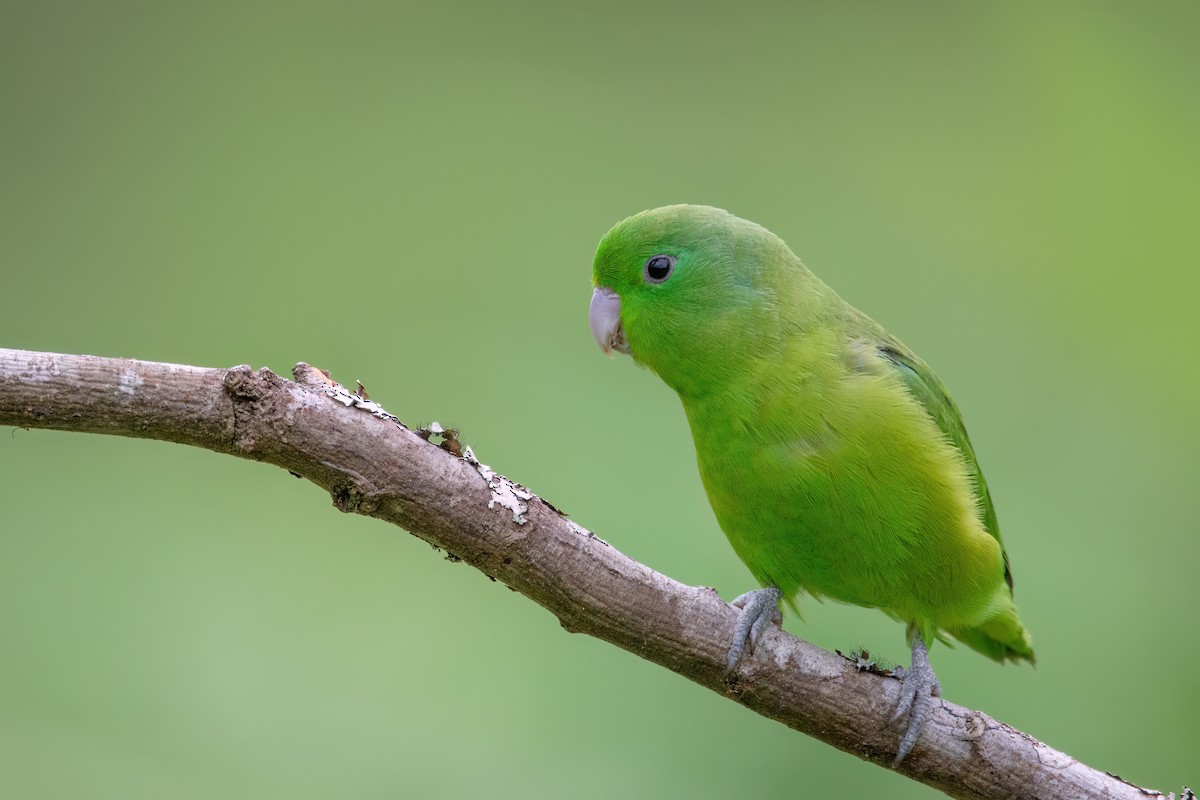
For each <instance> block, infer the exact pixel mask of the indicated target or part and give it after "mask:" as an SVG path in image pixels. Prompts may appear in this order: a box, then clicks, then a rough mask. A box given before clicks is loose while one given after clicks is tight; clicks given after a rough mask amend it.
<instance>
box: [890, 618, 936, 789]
mask: <svg viewBox="0 0 1200 800" xmlns="http://www.w3.org/2000/svg"><path fill="white" fill-rule="evenodd" d="M892 674H893V675H895V676H896V677H897V678H899V679H900V680H902V681H904V684H903V685H902V686H901V687H900V700H899V702H897V703H896V713H895V714H893V715H892V721H893V722H897V721H899V720H901V719H903V718H904V717H905V716H906V715H907V716H908V728H906V729H905V731H904V735H903V736H902V737H900V747H899V749H898V750H897V751H896V760H895V761H893V762H892V766H893V767H898V766H899V765H900V762H901V761H903V760H904V757H905V756H906V755H908V754H909V752H910V751H911V750H912V749H913V745H915V744H916V743H917V737H918V736H920V735H921V729H922V728H924V727H925V722H926V721H927V720H928V719H929V715H930V713H932V711H933V698H935V697H940V696H941V694H942V685H941V684H940V683H938V679H937V675H935V674H934V672H933V667H931V666H929V651H928V650H926V649H925V642H924V641H922V639H921V636H920V635H919V634H918V635H917V637H916V639H915V641H914V642H913V649H912V666H911V667H909V668H908V669H905V668H904V667H896V669H894V670H893V671H892Z"/></svg>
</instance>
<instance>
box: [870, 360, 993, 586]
mask: <svg viewBox="0 0 1200 800" xmlns="http://www.w3.org/2000/svg"><path fill="white" fill-rule="evenodd" d="M876 350H877V352H878V353H879V355H880V356H882V357H883V358H884V359H885V360H886V361H887V362H888V363H889V364H891V365H892V366H893V367H894V368H895V371H896V374H897V375H898V376H899V377H900V380H902V381H903V382H904V385H905V386H907V387H908V391H909V392H910V393H911V394H912V396H913V397H914V398H916V400H917V401H918V402H919V403H920V404H921V405H922V406H923V407H924V408H925V412H926V413H927V414H929V416H930V417H931V418H932V419H933V421H934V422H936V423H937V426H938V427H939V428H940V429H941V431H942V433H944V434H945V435H946V438H948V439H949V440H950V441H951V442H952V443H953V444H954V446H955V447H957V448H958V449H959V451H960V452H961V453H962V454H963V458H964V459H966V462H967V469H968V470H969V471H970V475H971V479H972V480H973V481H974V482H975V486H976V488H977V492H978V497H979V504H980V510H981V511H982V512H983V526H984V528H986V529H987V532H988V533H990V534H991V535H992V536H994V537H995V539H996V541H997V542H999V544H1000V552H1001V553H1002V554H1003V555H1004V580H1005V582H1006V583H1007V584H1008V588H1009V590H1010V591H1011V590H1012V585H1013V580H1012V571H1011V570H1010V569H1009V566H1008V554H1007V553H1005V552H1004V542H1003V541H1002V540H1001V539H1000V525H999V523H998V522H997V521H996V509H995V506H993V505H992V498H991V495H990V494H989V493H988V487H987V481H986V480H984V477H983V471H982V470H981V469H979V462H977V461H976V460H975V451H974V449H972V447H971V440H970V438H969V437H968V436H967V428H966V426H965V425H963V421H962V415H961V414H960V413H959V411H958V406H956V405H955V404H954V400H953V399H951V397H950V395H949V394H947V393H946V389H945V388H944V387H943V386H942V383H941V381H939V380H938V379H937V376H936V375H934V374H933V370H931V369H930V368H929V367H928V366H927V365H926V364H925V362H924V361H922V360H921V359H920V358H918V357H917V356H916V355H915V354H914V353H912V352H911V351H910V350H909V349H908V348H906V347H905V346H904V345H903V344H901V343H900V342H898V341H896V340H894V339H891V338H890V337H888V340H885V341H884V342H882V343H879V344H877V345H876Z"/></svg>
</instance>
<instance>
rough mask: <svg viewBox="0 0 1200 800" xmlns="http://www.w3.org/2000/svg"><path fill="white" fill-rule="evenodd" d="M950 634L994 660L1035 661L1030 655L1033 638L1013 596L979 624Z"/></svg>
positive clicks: (954, 630)
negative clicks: (1022, 620)
mask: <svg viewBox="0 0 1200 800" xmlns="http://www.w3.org/2000/svg"><path fill="white" fill-rule="evenodd" d="M949 633H950V635H951V636H953V637H954V638H955V639H958V640H959V641H960V642H962V643H963V644H965V645H967V646H968V647H971V648H973V649H975V650H978V651H979V652H980V653H983V654H984V655H985V656H987V657H988V658H994V659H995V660H996V661H1000V662H1004V661H1008V660H1010V659H1011V660H1012V661H1028V662H1030V663H1031V664H1032V663H1036V661H1037V659H1035V658H1034V656H1033V638H1032V637H1031V636H1030V635H1029V631H1027V630H1025V626H1024V625H1022V624H1021V619H1020V618H1019V617H1018V616H1017V607H1016V605H1014V604H1013V601H1012V597H1011V596H1009V597H1006V598H1005V599H1004V602H1003V603H1002V604H1001V606H1000V610H999V612H998V613H997V614H996V615H995V616H993V617H991V618H990V619H988V620H987V622H984V623H982V624H979V625H975V626H974V627H970V628H955V629H952V630H950V631H949Z"/></svg>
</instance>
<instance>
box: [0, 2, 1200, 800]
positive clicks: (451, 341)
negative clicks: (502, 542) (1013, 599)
mask: <svg viewBox="0 0 1200 800" xmlns="http://www.w3.org/2000/svg"><path fill="white" fill-rule="evenodd" d="M1132 8H1133V6H1132V4H1125V3H1111V4H1107V5H1105V4H1100V3H1077V4H1070V3H1062V4H1041V3H1037V4H1019V3H1005V4H1000V3H994V4H974V3H971V4H961V3H904V4H900V3H883V2H880V3H866V4H861V3H860V4H842V5H836V6H835V5H833V4H829V5H825V4H822V5H812V6H799V5H797V6H794V7H785V4H778V5H775V6H771V5H765V6H755V5H751V4H738V5H737V7H736V8H734V7H732V5H731V6H728V7H720V6H716V5H713V6H711V7H701V6H698V5H696V4H689V3H677V4H670V5H661V6H647V5H645V4H642V3H630V4H627V5H617V4H606V5H604V6H594V7H587V6H583V5H575V4H559V3H547V4H544V5H541V6H534V5H529V6H510V5H507V4H492V3H477V4H471V3H465V2H459V3H454V4H445V5H442V6H435V5H430V4H422V5H419V6H418V5H413V6H404V5H401V4H394V3H342V4H332V3H331V4H298V3H286V4H280V5H276V6H271V5H259V4H254V3H251V4H243V3H238V4H230V5H224V4H212V3H205V4H194V5H192V6H190V7H189V6H185V5H180V4H164V3H145V4H141V5H137V4H119V3H82V2H80V3H54V2H50V3H5V4H4V5H3V19H2V21H0V121H2V125H0V136H2V137H3V138H2V141H0V270H2V271H3V272H2V276H3V277H2V282H0V300H2V305H0V308H2V316H0V346H5V347H20V348H30V349H37V350H51V351H64V352H72V353H92V354H99V355H106V356H129V357H137V358H142V359H152V360H161V361H172V362H182V363H191V364H198V365H205V366H218V367H219V366H231V365H234V364H239V363H247V362H248V363H250V364H252V365H254V366H262V365H266V366H269V367H271V368H272V369H274V370H276V371H278V372H281V373H283V374H287V371H288V370H289V368H290V367H291V365H292V364H293V363H294V362H296V361H299V360H304V361H308V362H311V363H313V364H316V365H318V366H321V367H323V368H326V369H329V370H332V372H333V374H334V376H335V378H337V379H339V380H341V381H342V382H343V383H348V384H352V383H353V381H354V380H355V379H360V380H362V381H363V382H364V383H365V384H366V385H367V386H368V387H369V389H370V391H371V396H372V398H373V399H377V400H379V401H381V402H382V403H383V404H384V405H385V406H386V407H388V408H389V409H390V410H391V411H393V412H394V413H396V414H398V415H399V416H400V417H401V418H402V419H405V420H406V421H409V422H410V423H421V422H428V421H431V420H434V419H436V420H439V421H441V422H442V423H444V424H452V425H455V426H458V427H460V428H461V430H462V431H463V435H464V438H465V440H466V441H467V442H468V443H469V444H471V445H472V446H473V447H474V448H475V450H476V452H477V453H478V454H479V456H480V457H481V458H482V459H483V460H484V461H485V462H487V463H489V464H491V465H493V466H494V467H495V468H497V469H499V470H501V471H502V472H505V473H507V474H509V475H511V476H512V477H514V478H516V479H518V480H521V481H523V482H525V483H527V484H528V485H529V486H531V487H532V488H533V489H534V490H535V491H537V492H539V493H540V494H542V495H543V496H545V497H547V498H549V499H550V500H552V501H553V502H554V503H555V504H556V505H559V506H560V507H562V508H564V509H567V510H568V511H570V512H571V514H572V515H573V517H574V519H576V520H577V521H578V522H580V523H581V524H583V525H585V526H587V527H589V528H592V529H594V530H596V531H597V532H598V533H599V534H600V535H601V536H603V537H605V538H606V539H608V540H609V541H610V542H612V543H613V544H614V545H615V546H617V547H619V548H620V549H622V550H624V551H625V552H627V553H629V554H630V555H632V556H634V557H635V558H637V559H639V560H641V561H644V562H646V563H647V564H650V565H652V566H653V567H655V568H656V569H659V570H661V571H663V572H666V573H667V574H669V575H671V576H673V577H675V578H677V579H679V580H682V581H685V582H689V583H693V584H706V585H712V586H715V587H717V588H718V589H719V590H720V591H721V593H722V594H723V595H724V596H726V597H727V598H728V597H732V596H734V595H736V594H738V593H740V592H742V591H744V590H746V589H748V588H751V587H752V581H751V579H750V576H749V574H748V573H747V571H746V570H745V568H743V567H742V566H741V564H740V563H738V562H737V560H736V558H735V557H734V555H733V553H732V551H731V550H730V549H729V547H728V545H727V544H726V543H725V541H724V538H723V536H722V535H721V533H720V531H719V529H718V528H717V526H716V524H715V522H714V521H713V518H712V515H711V512H710V511H709V509H708V506H707V503H706V502H705V499H704V496H703V492H702V489H701V487H700V483H699V480H698V477H697V474H696V469H695V464H694V460H693V453H692V445H691V440H690V436H689V434H688V431H687V428H686V425H685V422H684V419H683V415H682V413H681V411H680V408H679V407H678V402H677V401H676V400H675V398H674V397H673V396H672V395H671V394H670V392H669V391H668V390H667V389H666V388H665V387H664V386H663V385H661V384H660V383H659V382H658V381H657V380H655V379H653V378H652V376H650V375H649V374H647V373H644V372H641V371H639V370H637V369H636V368H635V367H633V366H632V365H631V364H630V362H629V361H628V360H625V359H618V360H617V361H616V362H611V361H609V360H607V359H605V358H603V357H602V356H601V355H600V353H599V352H598V351H597V349H596V347H595V345H594V343H593V342H592V340H591V338H590V336H589V334H588V329H587V324H586V320H585V316H586V308H587V301H588V297H589V293H590V286H589V278H590V264H591V256H592V251H593V248H594V246H595V243H596V241H597V240H598V239H599V237H600V236H601V235H602V234H603V233H604V232H605V230H607V228H608V227H609V226H610V225H611V224H612V223H614V222H616V221H617V220H618V219H620V218H621V217H623V216H625V215H627V214H630V213H633V212H635V211H639V210H641V209H643V208H647V207H652V206H656V205H661V204H664V203H670V202H702V203H710V204H714V205H719V206H723V207H726V208H729V209H730V210H732V211H734V212H735V213H737V214H739V215H741V216H744V217H748V218H750V219H753V220H755V221H757V222H760V223H762V224H764V225H766V226H767V227H769V228H771V229H772V230H774V231H775V232H777V233H779V234H780V235H782V236H783V237H784V238H785V239H787V240H788V241H789V242H790V243H791V245H792V246H793V248H794V249H795V250H796V251H797V252H798V253H799V254H800V255H801V256H802V257H803V258H804V259H805V260H806V262H807V263H808V264H809V265H810V266H811V267H812V268H813V269H814V270H815V271H816V272H817V273H818V274H819V275H820V276H822V277H823V278H824V279H825V280H827V281H828V282H829V283H830V284H832V285H833V286H834V287H835V288H837V289H838V291H839V292H840V293H841V294H842V295H843V296H844V297H846V298H847V299H848V300H850V301H851V302H852V303H854V304H855V305H857V306H859V307H860V308H862V309H864V310H865V311H867V312H868V313H870V314H871V315H873V316H874V317H875V318H876V319H878V320H880V321H881V322H883V323H884V324H885V325H887V326H888V327H889V328H890V329H891V330H892V331H893V332H895V333H896V334H898V335H899V336H901V337H902V338H903V339H905V340H906V341H907V342H908V344H910V345H911V346H913V347H914V348H915V349H916V350H917V351H918V352H920V353H921V354H922V355H923V356H924V357H925V358H926V359H927V360H928V361H929V362H931V363H932V364H933V365H934V367H935V368H936V369H937V370H938V372H939V374H940V376H941V377H942V378H943V380H944V381H945V382H946V383H947V385H948V386H949V387H950V388H951V390H952V391H953V392H954V394H955V396H956V398H957V399H958V401H959V404H960V405H961V406H962V408H963V409H964V412H965V414H966V418H967V420H968V422H969V424H970V430H971V433H972V436H973V438H974V441H975V443H976V445H977V449H978V451H979V453H980V455H981V459H982V463H983V466H984V468H985V470H986V473H987V475H988V479H989V483H990V484H991V486H992V489H993V493H994V496H995V498H996V501H997V503H998V508H999V512H1000V519H1001V522H1002V526H1003V529H1004V535H1005V540H1006V542H1007V543H1008V549H1009V553H1010V555H1011V557H1012V561H1013V567H1014V572H1015V575H1016V588H1017V595H1016V596H1017V601H1018V603H1019V605H1020V607H1021V610H1022V614H1023V616H1024V618H1025V620H1026V622H1027V623H1028V625H1029V626H1030V628H1031V629H1032V631H1033V633H1034V636H1035V639H1036V642H1037V648H1038V656H1039V665H1038V668H1037V669H1036V670H1033V669H1029V668H1014V667H1006V668H1002V667H999V666H997V665H995V664H992V663H990V662H988V661H986V660H985V659H982V658H980V657H979V656H978V655H976V654H974V653H972V652H970V651H967V650H965V649H962V648H960V649H958V650H948V649H945V648H942V649H939V650H937V651H935V654H934V663H935V665H936V667H937V669H938V672H939V675H940V676H941V679H942V683H943V686H944V687H945V692H946V695H947V697H948V698H950V699H952V700H954V701H956V702H959V703H962V704H965V705H967V706H972V707H977V708H982V709H983V710H985V711H987V712H988V713H990V714H992V715H994V716H996V717H998V718H1000V719H1003V720H1005V721H1006V722H1009V723H1011V724H1013V725H1015V726H1016V727H1018V728H1021V729H1023V730H1026V731H1028V732H1030V733H1032V734H1033V735H1035V736H1038V737H1039V738H1041V739H1043V740H1044V741H1046V742H1048V743H1049V744H1051V745H1052V746H1054V747H1057V748H1059V749H1062V750H1065V751H1066V752H1068V753H1070V754H1072V755H1074V756H1076V757H1078V758H1080V759H1082V760H1084V761H1086V762H1088V763H1090V764H1092V765H1093V766H1096V767H1098V768H1100V769H1104V770H1109V771H1112V772H1116V773H1119V774H1121V775H1123V776H1125V777H1127V778H1129V779H1132V780H1134V781H1136V782H1139V783H1143V784H1149V785H1153V786H1155V787H1156V788H1160V789H1164V790H1166V789H1178V787H1179V785H1180V784H1182V783H1183V782H1185V781H1189V780H1190V781H1193V782H1196V781H1200V773H1198V772H1197V771H1196V770H1197V767H1196V764H1197V763H1200V758H1198V756H1200V733H1197V728H1196V726H1195V720H1196V718H1197V717H1198V716H1200V668H1198V666H1197V661H1198V657H1200V636H1198V635H1197V633H1198V628H1200V626H1198V623H1197V610H1196V607H1197V600H1196V590H1195V574H1196V564H1197V559H1198V557H1200V537H1198V536H1197V514H1196V506H1195V499H1194V498H1195V497H1196V488H1195V484H1196V480H1197V467H1196V453H1197V451H1198V450H1200V424H1198V423H1197V419H1196V411H1197V408H1198V407H1200V396H1198V395H1200V377H1198V372H1200V371H1198V370H1197V368H1196V344H1195V342H1196V340H1197V338H1198V337H1200V322H1198V321H1197V315H1196V313H1195V309H1194V307H1195V303H1196V297H1197V294H1198V290H1200V277H1198V270H1197V267H1198V263H1197V262H1198V259H1197V255H1198V254H1200V226H1198V225H1197V208H1198V206H1200V204H1198V202H1197V201H1198V199H1200V196H1198V195H1200V189H1198V187H1200V155H1198V149H1197V147H1198V143H1200V69H1198V67H1200V56H1198V55H1197V52H1198V51H1197V49H1196V46H1195V42H1196V31H1197V23H1198V22H1200V14H1198V13H1197V12H1198V8H1200V7H1198V6H1197V5H1196V4H1195V3H1192V2H1187V3H1177V4H1166V3H1160V4H1141V5H1139V6H1138V7H1137V10H1136V11H1133V10H1132ZM0 433H2V434H3V435H0V486H3V490H2V491H3V494H2V495H0V497H2V499H3V521H2V522H0V526H2V527H0V643H2V645H0V649H2V655H0V792H2V793H3V795H4V796H5V797H23V798H24V797H30V798H58V797H67V798H70V797H87V798H109V797H112V798H118V797H119V798H161V797H173V798H189V797H194V798H209V797H254V798H305V797H313V798H315V797H332V796H336V797H354V798H375V797H379V798H383V797H473V796H485V797H496V798H557V797H561V796H564V795H569V796H571V797H578V798H610V797H615V796H621V797H630V798H640V797H683V796H687V797H691V798H720V799H721V800H728V798H731V797H738V796H748V795H754V796H764V797H784V796H788V797H792V796H807V797H821V796H829V795H831V794H833V793H835V792H836V793H837V794H838V795H839V796H847V797H867V796H869V797H890V798H909V797H930V796H934V795H935V794H936V793H935V792H933V790H930V789H928V788H926V787H923V786H920V785H918V784H915V783H912V782H910V781H908V780H906V779H903V778H900V777H897V776H895V775H893V774H891V773H889V772H887V771H885V770H883V769H880V768H878V767H874V766H871V765H868V764H864V763H862V762H859V761H857V760H856V759H854V758H852V757H850V756H847V755H843V754H841V753H839V752H836V751H834V750H833V749H831V748H829V747H827V746H825V745H823V744H820V743H818V742H816V741H814V740H811V739H808V738H806V737H804V736H801V735H799V734H797V733H794V732H792V731H789V730H787V729H785V728H784V727H782V726H780V725H778V724H776V723H773V722H769V721H767V720H765V719H762V718H759V717H757V716H755V715H754V714H751V713H750V712H748V711H746V710H744V709H742V708H740V707H739V706H737V705H735V704H733V703H731V702H729V701H727V700H725V699H723V698H721V697H719V696H717V695H715V694H712V693H710V692H707V691H705V690H702V689H700V688H698V687H696V686H694V685H692V684H690V683H688V682H687V681H685V680H683V679H680V678H678V677H676V676H674V675H672V674H670V673H668V672H666V671H664V670H662V669H660V668H657V667H654V666H651V665H649V664H647V663H645V662H642V661H640V660H639V659H637V658H635V657H634V656H632V655H629V654H626V653H624V652H621V651H618V650H616V649H615V648H613V647H611V646H608V645H606V644H603V643H600V642H597V641H594V640H591V639H588V638H585V637H582V636H572V635H569V634H567V633H565V632H564V631H563V630H562V629H561V628H560V627H559V626H558V624H557V622H556V621H555V619H554V618H553V617H552V616H551V615H549V614H548V613H546V612H544V611H543V610H541V609H540V608H538V607H536V606H535V605H533V604H532V603H530V602H529V601H527V600H525V599H524V598H522V597H520V596H518V595H516V594H514V593H512V592H509V591H507V590H506V589H505V588H504V587H503V586H501V585H499V584H496V583H492V582H490V581H488V580H486V579H485V578H484V577H483V576H481V575H480V574H478V573H477V572H475V571H473V570H471V569H470V568H468V567H465V566H463V565H454V564H451V563H449V562H447V561H445V560H443V558H442V557H441V556H440V555H439V554H438V553H435V552H434V551H432V550H431V549H430V548H429V547H428V546H427V545H425V544H423V543H422V542H420V541H418V540H417V539H415V538H413V537H410V536H407V535H406V534H404V533H402V532H401V531H399V530H397V529H394V528H391V527H388V526H387V525H384V524H383V523H380V522H377V521H375V520H369V519H365V518H361V517H354V516H347V515H342V514H339V513H338V512H336V511H335V510H334V509H333V508H332V507H331V505H330V502H329V499H328V497H327V496H325V495H324V494H323V493H321V492H320V491H319V490H317V489H315V488H314V487H312V486H311V485H310V484H307V483H304V482H301V481H297V480H295V479H293V478H291V477H290V476H288V475H287V473H285V472H283V471H281V470H278V469H273V468H269V467H266V466H262V465H259V464H254V463H249V462H243V461H238V460H236V459H232V458H228V457H224V456H218V455H214V454H212V453H208V452H203V451H194V450H190V449H185V448H183V447H179V446H174V445H168V444H160V443H155V442H145V441H134V440H122V439H115V438H103V437H99V436H84V435H73V434H63V433H56V432H46V431H23V430H15V431H14V430H11V429H10V430H5V431H2V432H0ZM805 616H806V619H805V620H804V621H800V620H796V619H791V620H789V622H788V623H787V626H788V628H789V629H790V630H792V631H794V632H795V633H797V634H798V635H800V636H803V637H805V638H808V639H810V640H812V641H814V642H816V643H818V644H820V645H821V646H823V647H826V648H830V649H832V648H842V649H846V648H849V647H853V646H855V645H865V646H867V647H869V648H870V649H871V650H872V651H873V652H877V653H880V654H883V655H886V656H889V657H891V658H893V659H897V660H904V661H906V660H907V657H906V654H905V652H904V647H903V636H902V631H901V629H900V626H898V625H897V624H895V623H894V622H891V621H889V620H887V619H886V618H885V617H883V615H882V614H879V613H878V612H874V611H866V610H861V609H851V608H845V607H838V606H833V605H817V604H813V603H808V604H806V606H805Z"/></svg>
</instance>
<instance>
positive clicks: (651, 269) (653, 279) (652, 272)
mask: <svg viewBox="0 0 1200 800" xmlns="http://www.w3.org/2000/svg"><path fill="white" fill-rule="evenodd" d="M673 272H675V256H654V257H653V258H651V259H650V260H649V261H647V262H646V267H645V269H643V270H642V273H643V275H644V276H645V278H646V283H662V282H663V281H665V280H666V279H667V278H669V277H671V274H672V273H673Z"/></svg>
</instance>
